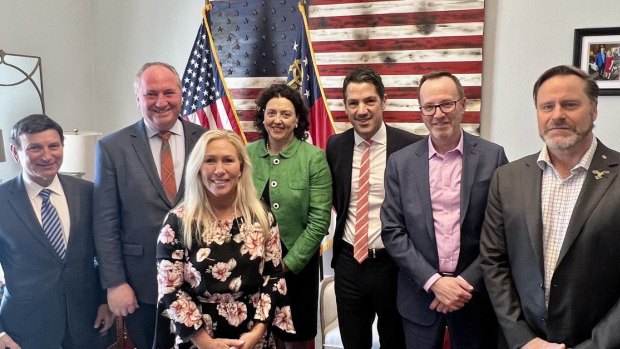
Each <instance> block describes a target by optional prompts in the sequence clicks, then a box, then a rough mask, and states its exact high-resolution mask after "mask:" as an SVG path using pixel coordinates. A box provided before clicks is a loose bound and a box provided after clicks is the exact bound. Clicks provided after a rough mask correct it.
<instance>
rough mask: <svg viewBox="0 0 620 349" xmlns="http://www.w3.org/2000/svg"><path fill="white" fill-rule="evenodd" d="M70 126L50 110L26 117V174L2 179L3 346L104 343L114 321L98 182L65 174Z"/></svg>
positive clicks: (14, 136)
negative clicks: (100, 235)
mask: <svg viewBox="0 0 620 349" xmlns="http://www.w3.org/2000/svg"><path fill="white" fill-rule="evenodd" d="M63 141H64V136H63V131H62V128H61V127H60V125H58V124H57V123H56V122H55V121H53V120H52V119H50V118H49V117H47V116H45V115H30V116H27V117H25V118H24V119H22V120H20V121H18V122H17V123H16V124H15V125H14V126H13V130H12V133H11V145H10V149H11V154H12V155H13V158H14V159H15V161H17V162H18V163H19V164H20V166H21V168H22V173H21V174H20V175H18V176H17V177H15V178H13V179H12V180H9V181H8V182H6V183H3V184H2V185H0V212H1V215H2V219H0V264H1V265H2V268H3V269H4V273H5V278H6V289H5V294H4V297H3V298H2V303H1V304H2V305H1V306H0V348H10V349H15V348H21V349H29V348H32V349H39V348H61V347H62V348H76V349H77V348H103V347H104V343H103V341H102V340H101V338H98V337H99V336H98V333H97V331H100V332H105V331H107V330H108V328H110V326H111V325H112V323H113V321H114V316H113V314H112V313H111V312H110V310H109V308H108V306H107V304H105V303H106V301H105V295H104V293H103V292H102V290H101V287H100V285H99V278H98V276H97V270H96V268H95V245H94V240H93V231H92V193H93V185H92V183H90V182H88V181H85V180H82V179H77V178H74V177H70V176H65V175H61V174H58V170H59V169H60V165H61V164H62V160H63Z"/></svg>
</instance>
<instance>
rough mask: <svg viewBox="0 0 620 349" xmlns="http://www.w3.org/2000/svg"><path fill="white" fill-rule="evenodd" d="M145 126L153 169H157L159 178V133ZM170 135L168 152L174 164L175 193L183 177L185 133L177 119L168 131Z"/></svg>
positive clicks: (145, 124)
mask: <svg viewBox="0 0 620 349" xmlns="http://www.w3.org/2000/svg"><path fill="white" fill-rule="evenodd" d="M144 126H146V137H147V138H148V139H149V145H150V146H151V153H152V154H153V160H154V161H155V167H157V174H158V175H159V178H161V142H162V140H161V138H159V136H158V135H159V131H157V130H155V129H152V128H150V127H149V125H148V124H147V123H144ZM170 132H172V135H171V136H170V139H169V140H168V143H169V144H170V152H171V153H172V162H173V163H174V180H175V182H176V184H177V191H178V190H179V187H180V186H181V178H182V177H183V167H184V166H185V133H184V132H183V123H181V120H179V119H177V122H176V123H175V124H174V126H172V128H171V129H170Z"/></svg>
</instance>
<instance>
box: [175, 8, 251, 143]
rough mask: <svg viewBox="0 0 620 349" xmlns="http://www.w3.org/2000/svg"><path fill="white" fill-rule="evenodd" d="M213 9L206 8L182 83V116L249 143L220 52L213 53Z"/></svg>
mask: <svg viewBox="0 0 620 349" xmlns="http://www.w3.org/2000/svg"><path fill="white" fill-rule="evenodd" d="M211 6H212V5H211V4H208V5H207V6H205V9H204V11H203V21H202V23H201V25H200V28H199V30H198V34H197V35H196V40H195V41H194V47H193V48H192V52H191V54H190V57H189V61H188V62H187V66H186V67H185V72H184V74H183V79H182V81H181V83H182V85H183V88H182V90H183V110H182V112H181V114H182V115H183V117H184V118H186V119H187V120H189V121H191V122H194V123H196V124H199V125H202V126H204V127H205V128H207V129H227V130H233V131H235V133H237V134H238V135H239V136H241V138H242V139H243V140H244V141H245V134H244V133H243V132H242V131H241V127H240V126H239V121H238V118H237V112H236V110H235V108H234V105H233V104H232V103H231V101H230V99H229V97H228V96H229V95H230V94H229V93H228V92H227V90H228V89H227V87H226V83H225V82H224V81H223V79H222V73H221V67H220V66H219V63H218V58H217V52H215V51H214V49H213V46H214V45H213V38H212V37H211V32H210V30H209V28H208V27H207V25H208V21H207V17H206V13H207V12H208V11H209V10H210V9H211Z"/></svg>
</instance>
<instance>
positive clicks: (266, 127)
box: [248, 84, 332, 348]
mask: <svg viewBox="0 0 620 349" xmlns="http://www.w3.org/2000/svg"><path fill="white" fill-rule="evenodd" d="M256 105H257V107H258V111H257V113H256V116H255V118H254V123H255V125H256V128H257V129H258V131H259V132H260V134H261V136H262V139H261V140H259V141H256V142H254V143H251V144H250V145H248V153H249V155H250V159H251V160H252V165H253V166H254V175H253V178H254V185H255V186H256V191H257V192H258V193H259V195H261V198H262V200H263V201H264V202H265V203H266V204H267V205H269V207H270V209H271V212H272V213H273V214H274V215H275V216H276V220H277V222H278V224H279V226H280V238H281V240H282V245H283V246H282V250H283V256H284V259H283V267H284V268H285V270H286V271H287V274H286V281H287V286H288V294H289V297H290V301H291V312H292V316H293V325H294V326H295V331H296V334H294V335H291V334H289V333H283V332H278V333H276V335H277V336H278V338H279V339H280V340H282V341H283V342H284V343H282V344H284V345H285V347H286V348H312V347H313V343H314V337H315V336H316V329H317V306H318V304H317V299H318V283H319V246H320V244H321V241H322V240H323V237H324V236H325V235H326V234H327V229H328V227H329V222H330V217H331V204H332V179H331V175H330V172H329V168H328V165H327V160H326V158H325V153H324V152H323V151H322V150H321V149H319V148H317V147H315V146H313V145H311V144H309V143H307V142H305V139H306V138H307V135H308V133H307V131H308V128H309V122H308V109H307V108H306V106H305V105H304V103H303V100H302V98H301V95H300V94H299V92H298V91H296V90H294V89H293V88H291V87H289V86H288V85H286V84H274V85H271V86H270V87H268V88H266V89H265V90H264V91H263V92H262V93H261V95H260V96H259V97H258V99H257V101H256ZM310 343H312V345H310V346H309V344H310Z"/></svg>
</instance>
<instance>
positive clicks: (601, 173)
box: [592, 170, 609, 179]
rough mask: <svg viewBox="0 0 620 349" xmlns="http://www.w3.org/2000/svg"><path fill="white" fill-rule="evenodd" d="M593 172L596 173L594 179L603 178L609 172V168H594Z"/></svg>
mask: <svg viewBox="0 0 620 349" xmlns="http://www.w3.org/2000/svg"><path fill="white" fill-rule="evenodd" d="M592 173H594V179H601V178H603V177H605V175H606V174H608V173H609V171H607V170H605V171H599V170H593V171H592Z"/></svg>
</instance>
